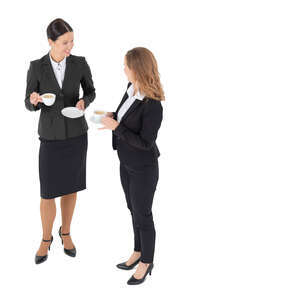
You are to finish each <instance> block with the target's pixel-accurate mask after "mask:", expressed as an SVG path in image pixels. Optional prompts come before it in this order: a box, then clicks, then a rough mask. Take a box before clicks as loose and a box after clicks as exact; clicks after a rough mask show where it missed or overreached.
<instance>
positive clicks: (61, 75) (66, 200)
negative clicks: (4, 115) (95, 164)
mask: <svg viewBox="0 0 300 300" xmlns="http://www.w3.org/2000/svg"><path fill="white" fill-rule="evenodd" d="M47 36H48V41H49V45H50V47H51V50H50V52H49V53H47V54H46V55H45V56H43V57H42V58H41V59H38V60H35V61H32V62H31V63H30V67H29V70H28V73H27V88H26V98H25V106H26V108H27V109H28V110H30V111H38V110H40V111H41V113H40V118H39V126H38V133H39V136H40V141H41V142H40V151H39V177H40V192H41V203H40V212H41V219H42V227H43V239H42V242H41V245H40V248H39V250H38V251H37V253H36V256H35V262H36V263H37V264H39V263H42V262H44V261H46V259H47V257H48V249H49V250H50V245H51V243H52V241H53V236H52V226H53V222H54V219H55V215H56V206H55V198H56V197H61V215H62V225H61V227H60V229H59V236H60V238H61V241H62V243H63V245H64V252H65V253H66V254H67V255H69V256H71V257H75V256H76V248H75V246H74V244H73V242H72V239H71V237H70V226H71V221H72V216H73V212H74V208H75V204H76V198H77V192H78V191H81V190H84V189H85V188H86V154H87V145H88V140H87V130H88V126H87V123H86V120H85V117H84V116H82V117H79V118H75V119H71V118H67V117H65V116H63V115H62V113H61V110H62V109H63V108H64V107H68V106H76V107H77V108H78V109H80V110H84V109H85V108H87V106H88V105H89V104H90V103H91V102H92V101H93V100H94V99H95V88H94V85H93V80H92V75H91V71H90V68H89V66H88V64H87V62H86V60H85V58H84V57H80V56H74V55H71V50H72V48H73V38H74V34H73V29H72V28H71V26H70V25H69V24H68V23H67V22H65V21H64V20H62V19H56V20H54V21H52V22H51V23H50V24H49V26H48V28H47ZM80 85H81V87H82V89H83V97H82V98H81V99H79V88H80ZM44 93H53V94H55V95H56V100H55V102H54V104H53V105H52V106H46V105H45V104H43V100H42V97H41V96H40V95H41V94H44Z"/></svg>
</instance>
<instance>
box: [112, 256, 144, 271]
mask: <svg viewBox="0 0 300 300" xmlns="http://www.w3.org/2000/svg"><path fill="white" fill-rule="evenodd" d="M140 260H141V258H138V260H136V261H135V262H134V263H132V264H131V265H129V266H127V265H126V261H125V262H123V263H120V264H117V268H119V269H121V270H131V269H133V268H134V267H135V266H136V265H137V264H138V263H139V262H140Z"/></svg>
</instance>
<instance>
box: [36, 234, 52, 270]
mask: <svg viewBox="0 0 300 300" xmlns="http://www.w3.org/2000/svg"><path fill="white" fill-rule="evenodd" d="M43 242H45V243H48V242H50V245H49V247H48V249H49V250H50V246H51V244H52V242H53V236H51V240H44V239H43ZM47 258H48V254H46V255H42V256H39V255H36V256H35V263H36V264H37V265H38V264H41V263H43V262H45V261H46V260H47Z"/></svg>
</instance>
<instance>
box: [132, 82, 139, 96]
mask: <svg viewBox="0 0 300 300" xmlns="http://www.w3.org/2000/svg"><path fill="white" fill-rule="evenodd" d="M133 89H134V93H133V95H135V94H136V93H137V92H138V90H139V87H138V83H137V82H134V83H133Z"/></svg>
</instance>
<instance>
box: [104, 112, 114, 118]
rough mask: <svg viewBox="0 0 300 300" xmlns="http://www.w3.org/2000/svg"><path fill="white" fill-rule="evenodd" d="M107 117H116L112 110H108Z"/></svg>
mask: <svg viewBox="0 0 300 300" xmlns="http://www.w3.org/2000/svg"><path fill="white" fill-rule="evenodd" d="M105 117H109V118H113V117H114V113H112V112H107V113H106V115H105Z"/></svg>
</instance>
